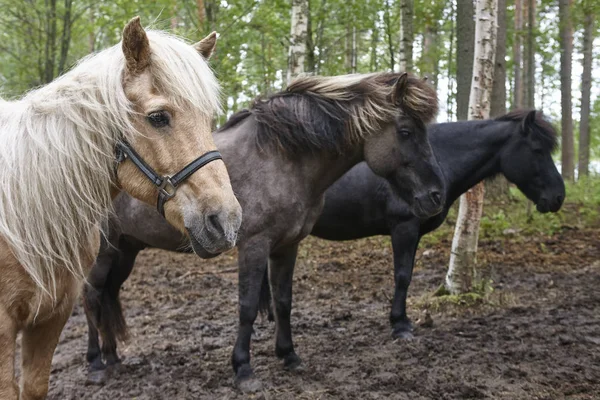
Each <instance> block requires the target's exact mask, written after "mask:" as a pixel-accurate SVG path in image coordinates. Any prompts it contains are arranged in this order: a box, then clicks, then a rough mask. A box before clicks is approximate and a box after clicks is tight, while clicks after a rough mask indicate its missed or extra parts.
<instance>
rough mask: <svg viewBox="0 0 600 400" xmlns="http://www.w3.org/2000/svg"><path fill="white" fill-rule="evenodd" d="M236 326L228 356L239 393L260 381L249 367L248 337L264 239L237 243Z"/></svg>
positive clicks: (257, 386) (256, 301)
mask: <svg viewBox="0 0 600 400" xmlns="http://www.w3.org/2000/svg"><path fill="white" fill-rule="evenodd" d="M238 249H239V256H238V264H239V271H238V273H239V284H238V285H239V300H238V301H239V325H238V336H237V340H236V342H235V346H234V348H233V354H232V356H231V364H232V366H233V371H234V372H235V384H236V386H237V387H238V388H239V389H240V390H241V391H243V392H257V391H259V390H261V389H262V384H261V383H260V381H259V380H258V379H257V378H256V377H255V376H254V372H253V371H252V367H251V366H250V339H251V337H252V332H253V325H254V321H255V320H256V316H257V314H258V308H259V300H260V291H261V286H262V282H263V276H264V273H265V271H266V268H267V260H268V258H269V252H270V246H269V244H268V242H267V241H266V240H262V239H254V240H252V239H250V240H248V241H246V242H245V243H243V244H241V245H240V246H239V248H238Z"/></svg>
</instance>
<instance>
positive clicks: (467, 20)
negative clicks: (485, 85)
mask: <svg viewBox="0 0 600 400" xmlns="http://www.w3.org/2000/svg"><path fill="white" fill-rule="evenodd" d="M474 44H475V22H474V20H473V1H472V0H458V1H457V3H456V117H457V118H458V119H459V120H465V119H467V118H468V116H469V92H470V90H471V80H472V79H473V48H474Z"/></svg>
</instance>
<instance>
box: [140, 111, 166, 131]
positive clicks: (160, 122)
mask: <svg viewBox="0 0 600 400" xmlns="http://www.w3.org/2000/svg"><path fill="white" fill-rule="evenodd" d="M146 118H147V119H148V122H150V125H152V126H153V127H155V128H163V127H165V126H168V125H169V124H170V123H171V116H170V115H169V113H168V112H166V111H156V112H153V113H150V114H148V116H147V117H146Z"/></svg>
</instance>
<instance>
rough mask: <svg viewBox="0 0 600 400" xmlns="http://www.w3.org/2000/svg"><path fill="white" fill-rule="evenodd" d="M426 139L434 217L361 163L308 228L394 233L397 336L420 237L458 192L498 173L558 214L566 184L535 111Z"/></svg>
mask: <svg viewBox="0 0 600 400" xmlns="http://www.w3.org/2000/svg"><path fill="white" fill-rule="evenodd" d="M429 138H430V141H431V146H432V147H433V150H434V152H435V154H436V156H437V159H438V162H439V163H440V166H441V168H442V171H444V175H445V181H446V185H445V186H446V205H445V207H444V210H443V211H442V212H441V213H440V214H438V215H435V216H433V217H429V218H417V217H415V216H414V215H413V213H412V212H411V209H410V207H409V206H408V204H407V203H405V202H404V201H403V200H402V199H401V198H400V197H398V196H397V195H396V193H395V192H394V190H393V189H392V188H391V187H390V186H389V185H388V184H387V183H386V182H385V180H383V179H381V178H379V177H377V176H375V175H374V174H373V173H372V172H371V171H370V170H369V168H368V167H367V166H366V165H365V164H364V163H362V164H359V165H357V166H356V167H354V168H353V169H351V170H350V171H349V172H348V173H346V174H345V175H344V176H343V177H342V178H341V179H339V180H338V181H337V182H336V183H335V184H333V185H332V186H331V187H330V188H329V189H328V190H327V193H326V195H325V207H324V208H323V212H322V213H321V216H320V217H319V219H318V220H317V223H316V224H315V226H314V228H313V230H312V232H311V234H312V235H314V236H317V237H320V238H323V239H329V240H352V239H358V238H364V237H368V236H373V235H391V236H392V247H393V252H394V278H395V292H394V301H393V304H392V312H391V314H390V322H391V324H392V330H393V331H392V332H393V333H392V335H393V336H394V337H395V338H410V337H412V333H411V331H412V327H411V323H410V320H409V318H408V317H407V315H406V295H407V292H408V287H409V285H410V281H411V278H412V272H413V265H414V262H415V252H416V251H417V246H418V244H419V240H420V239H421V237H422V236H423V235H425V234H427V233H429V232H431V231H433V230H435V229H437V228H438V227H439V226H440V225H441V224H442V222H443V221H444V219H445V218H446V216H447V215H448V210H449V208H450V207H451V206H452V204H453V203H454V201H455V200H456V199H457V198H458V197H459V196H460V195H461V194H463V193H465V192H466V191H467V190H469V189H470V188H471V187H473V186H475V185H476V184H477V183H479V182H481V181H482V180H484V179H486V178H490V177H493V176H495V175H499V174H502V175H504V176H505V177H506V178H507V179H508V180H509V181H510V182H512V183H514V184H515V185H516V186H517V187H518V188H519V190H521V192H523V193H524V194H525V196H527V198H529V199H530V200H531V201H533V202H534V203H535V204H536V206H537V210H538V211H539V212H541V213H546V212H556V211H558V210H559V209H560V207H561V205H562V203H563V200H564V198H565V185H564V182H563V180H562V177H561V176H560V174H559V172H558V170H557V169H556V166H555V164H554V161H553V160H552V155H551V153H552V152H553V150H554V149H555V148H556V145H557V140H556V132H555V130H554V129H553V127H552V126H551V125H550V124H549V123H548V122H547V121H546V120H545V119H544V118H543V116H542V113H541V112H536V111H530V112H526V111H515V112H512V113H510V114H507V115H504V116H502V117H499V118H496V119H495V120H485V121H468V122H455V123H445V124H437V125H432V126H431V127H430V128H429ZM263 295H265V296H268V292H263ZM264 306H265V303H264V301H263V308H264Z"/></svg>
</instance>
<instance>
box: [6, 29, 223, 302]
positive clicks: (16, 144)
mask: <svg viewBox="0 0 600 400" xmlns="http://www.w3.org/2000/svg"><path fill="white" fill-rule="evenodd" d="M147 34H148V39H149V41H150V48H151V52H152V55H151V63H150V66H149V70H150V73H151V75H152V77H153V79H154V81H153V84H154V86H155V87H156V88H157V89H158V90H159V91H160V92H161V93H164V94H165V95H166V96H168V97H169V98H170V100H171V101H172V102H173V103H174V104H175V105H176V106H184V105H188V106H189V105H192V106H194V107H197V108H199V109H201V110H203V111H204V112H205V113H206V114H207V115H210V114H212V113H213V112H215V111H217V110H218V109H219V86H218V83H217V81H216V78H215V76H214V74H213V72H212V71H211V69H210V68H209V66H208V65H207V63H206V62H205V60H204V59H203V58H202V57H201V56H200V55H199V54H198V53H197V52H196V50H194V48H193V47H192V46H190V45H188V44H187V43H185V42H184V41H183V40H181V39H179V38H176V37H174V36H171V35H168V34H166V33H163V32H158V31H148V32H147ZM124 65H125V62H124V56H123V53H122V50H121V45H120V44H118V45H116V46H114V47H111V48H109V49H107V50H104V51H102V52H100V53H98V54H96V55H92V56H89V57H87V58H85V59H83V60H82V61H80V62H79V64H78V65H77V66H76V67H75V68H73V69H72V70H71V71H70V72H68V73H67V74H65V75H63V76H62V77H60V78H58V79H56V80H55V81H53V82H52V83H50V84H48V85H47V86H44V87H41V88H39V89H37V90H33V91H31V92H29V93H28V94H26V95H25V96H24V97H23V98H22V99H20V100H17V101H14V102H7V101H3V100H0V189H1V190H0V235H2V237H3V238H4V239H5V240H6V241H7V243H8V244H9V245H10V248H11V250H12V251H13V253H14V256H15V257H16V259H17V260H18V261H19V263H20V264H21V265H22V266H23V268H24V269H25V271H26V272H27V274H28V275H29V276H30V277H31V279H32V280H33V281H34V282H35V283H36V285H37V286H38V287H39V288H40V289H41V290H42V291H43V292H44V293H46V294H47V295H49V296H50V298H51V299H52V300H53V301H54V300H55V298H56V281H55V279H56V278H55V275H56V272H57V268H66V270H68V271H69V272H70V273H71V274H73V275H74V276H75V277H77V278H78V279H82V280H83V279H85V278H86V276H85V271H86V270H87V269H88V268H89V267H90V266H89V265H84V262H85V260H89V259H94V258H95V256H96V255H95V254H92V253H93V251H94V249H95V248H96V245H97V244H96V243H93V240H94V238H95V232H96V231H95V230H96V229H99V222H100V221H101V220H103V219H104V218H105V217H106V215H107V213H108V212H109V211H110V210H111V206H112V201H111V195H110V187H111V184H113V183H114V179H115V176H114V175H115V174H114V171H115V144H116V142H117V140H120V139H121V138H123V137H125V138H127V139H129V140H131V139H132V136H133V135H137V134H140V133H139V132H136V130H135V129H134V127H133V126H132V124H131V118H130V117H131V114H132V113H133V111H132V105H131V103H130V102H129V100H128V99H127V97H126V96H125V93H124V90H123V86H122V80H121V79H122V73H123V70H124ZM82 250H83V253H82Z"/></svg>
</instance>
